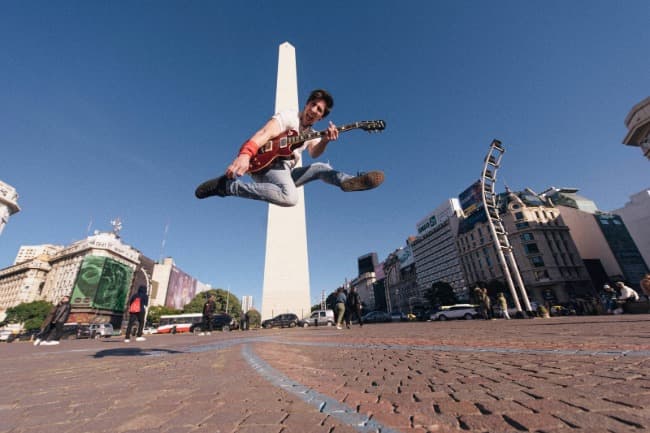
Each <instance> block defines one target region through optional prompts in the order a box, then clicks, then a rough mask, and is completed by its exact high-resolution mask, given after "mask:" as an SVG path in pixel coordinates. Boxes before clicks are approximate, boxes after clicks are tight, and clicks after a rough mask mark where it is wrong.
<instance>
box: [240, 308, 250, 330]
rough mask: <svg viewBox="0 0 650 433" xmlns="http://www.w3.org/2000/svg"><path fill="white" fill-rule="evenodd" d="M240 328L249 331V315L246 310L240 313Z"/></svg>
mask: <svg viewBox="0 0 650 433" xmlns="http://www.w3.org/2000/svg"><path fill="white" fill-rule="evenodd" d="M239 330H240V331H247V330H248V316H247V315H246V313H244V311H243V310H242V312H241V313H240V314H239Z"/></svg>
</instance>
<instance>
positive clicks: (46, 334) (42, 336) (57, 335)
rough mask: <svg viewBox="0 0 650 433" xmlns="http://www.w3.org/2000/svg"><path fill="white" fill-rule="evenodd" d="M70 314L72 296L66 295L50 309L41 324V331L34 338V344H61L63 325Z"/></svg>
mask: <svg viewBox="0 0 650 433" xmlns="http://www.w3.org/2000/svg"><path fill="white" fill-rule="evenodd" d="M69 315H70V297H69V296H64V297H63V298H61V301H60V302H59V303H58V304H57V305H56V306H54V307H53V308H52V310H50V312H49V314H48V315H47V317H46V318H45V321H44V322H43V325H42V326H41V332H39V333H38V335H37V336H36V340H34V346H38V345H39V344H42V345H44V346H48V345H54V344H59V340H60V339H61V337H62V336H63V325H64V324H65V322H66V320H68V316H69Z"/></svg>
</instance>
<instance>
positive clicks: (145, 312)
mask: <svg viewBox="0 0 650 433" xmlns="http://www.w3.org/2000/svg"><path fill="white" fill-rule="evenodd" d="M140 270H141V271H142V274H143V275H144V279H145V281H146V282H147V299H149V296H150V294H151V293H150V292H151V283H150V281H149V275H147V272H146V271H145V270H144V268H140ZM149 302H151V299H149ZM149 302H147V306H146V307H145V309H144V324H143V325H142V327H143V328H144V327H145V326H146V325H147V315H148V314H149Z"/></svg>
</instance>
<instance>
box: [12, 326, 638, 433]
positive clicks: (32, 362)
mask: <svg viewBox="0 0 650 433" xmlns="http://www.w3.org/2000/svg"><path fill="white" fill-rule="evenodd" d="M649 355H650V316H648V315H623V316H580V317H565V318H551V319H532V320H510V321H505V320H493V321H483V320H470V321H464V320H461V321H449V322H417V323H391V324H376V325H366V326H364V327H363V328H360V327H358V326H355V327H353V328H352V329H350V330H345V329H344V330H341V331H337V330H336V329H335V328H331V327H330V328H328V327H319V328H306V329H272V330H257V331H249V332H237V331H233V332H230V333H213V335H211V336H207V337H199V336H194V335H175V336H171V335H152V336H148V337H147V341H145V342H142V343H130V344H125V343H123V342H122V340H121V339H118V338H117V337H114V338H112V339H107V340H101V341H93V340H66V341H63V342H62V343H61V344H60V345H59V346H47V347H34V346H32V345H31V344H30V343H28V342H14V343H11V344H3V345H2V346H0V366H1V369H2V372H3V381H2V382H3V387H2V389H3V392H2V393H1V395H0V432H12V433H27V432H34V433H36V432H39V433H48V432H57V433H77V432H79V433H81V432H93V433H99V432H106V433H108V432H111V433H115V432H118V433H121V432H130V431H134V432H135V431H137V432H170V433H171V432H181V433H182V432H197V433H198V432H211V433H215V432H242V433H243V432H246V433H248V432H260V433H262V432H263V433H267V432H269V433H292V432H301V433H309V432H314V433H321V432H322V433H340V432H384V433H387V432H451V431H454V432H455V431H465V432H549V433H550V432H553V433H556V432H563V433H564V432H576V433H577V432H589V433H600V432H640V431H647V430H648V429H649V428H650V409H648V408H649V407H650V381H649V380H648V377H649V376H648V371H649V370H650V368H649V367H650V360H649V359H650V358H649Z"/></svg>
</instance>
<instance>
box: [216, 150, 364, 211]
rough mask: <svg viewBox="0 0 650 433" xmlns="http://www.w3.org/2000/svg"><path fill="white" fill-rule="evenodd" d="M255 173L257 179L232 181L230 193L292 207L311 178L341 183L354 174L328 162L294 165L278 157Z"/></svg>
mask: <svg viewBox="0 0 650 433" xmlns="http://www.w3.org/2000/svg"><path fill="white" fill-rule="evenodd" d="M251 177H252V178H253V181H254V182H243V181H242V180H241V179H236V180H233V181H230V182H228V185H227V190H228V193H229V195H233V196H236V197H243V198H250V199H252V200H262V201H265V202H268V203H273V204H275V205H278V206H283V207H289V206H295V205H296V204H297V203H298V197H299V196H298V188H299V187H301V186H303V185H304V184H306V183H307V182H311V181H313V180H317V179H320V180H322V181H323V182H325V183H328V184H330V185H334V186H338V187H340V186H341V182H343V181H344V180H346V179H350V178H352V177H353V176H350V175H349V174H346V173H342V172H340V171H336V170H334V169H333V168H332V167H331V166H330V165H329V164H326V163H324V162H315V163H313V164H311V165H307V166H304V167H294V168H291V164H290V161H288V160H277V161H275V162H274V163H273V164H272V165H271V168H269V169H268V170H265V171H263V172H260V173H253V174H251Z"/></svg>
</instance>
